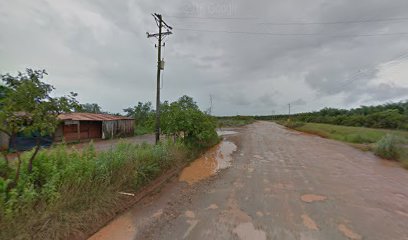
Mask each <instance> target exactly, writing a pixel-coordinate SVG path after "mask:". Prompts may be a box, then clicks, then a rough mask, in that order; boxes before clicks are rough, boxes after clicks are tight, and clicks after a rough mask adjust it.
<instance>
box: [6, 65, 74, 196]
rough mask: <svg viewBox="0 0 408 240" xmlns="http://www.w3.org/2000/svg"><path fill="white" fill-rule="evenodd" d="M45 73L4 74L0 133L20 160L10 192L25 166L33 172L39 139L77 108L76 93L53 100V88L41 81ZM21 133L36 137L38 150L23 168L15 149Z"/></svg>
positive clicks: (48, 133)
mask: <svg viewBox="0 0 408 240" xmlns="http://www.w3.org/2000/svg"><path fill="white" fill-rule="evenodd" d="M46 74H47V73H46V72H45V70H36V71H34V70H31V69H27V70H26V72H24V73H22V72H19V73H18V74H17V76H12V75H10V74H5V75H1V80H2V82H3V84H4V86H5V87H3V90H2V97H1V99H0V107H1V109H0V110H1V111H0V131H1V132H3V133H5V134H6V135H8V136H9V137H10V139H11V147H13V148H14V150H15V151H17V159H18V163H17V167H16V171H15V173H14V178H13V180H11V178H10V181H11V182H10V183H9V184H8V186H7V187H8V188H9V190H10V189H13V188H14V187H15V186H16V185H18V184H19V179H20V171H21V169H22V168H23V167H26V168H27V169H28V172H30V173H32V172H33V161H34V159H35V157H36V155H37V153H38V151H39V150H40V138H41V137H43V136H49V135H52V134H53V133H54V132H55V129H56V128H57V126H58V124H59V121H58V114H60V113H61V112H67V111H71V110H72V109H74V108H75V107H76V106H77V105H78V103H77V101H76V100H75V97H76V94H75V93H71V95H69V96H64V97H51V92H52V91H53V90H54V87H53V86H52V85H49V84H46V83H44V82H42V81H41V79H42V78H43V77H44V75H46ZM19 133H24V134H26V135H29V136H34V137H35V138H36V147H35V149H34V151H33V152H32V154H31V156H30V157H29V160H28V161H27V166H22V163H23V161H22V159H21V158H20V153H19V151H18V150H17V148H16V136H17V134H19ZM7 151H8V150H7V149H6V150H4V152H3V156H4V160H3V162H4V164H5V165H6V166H7V165H8V164H9V160H8V159H7Z"/></svg>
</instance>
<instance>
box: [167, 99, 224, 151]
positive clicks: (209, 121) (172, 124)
mask: <svg viewBox="0 0 408 240" xmlns="http://www.w3.org/2000/svg"><path fill="white" fill-rule="evenodd" d="M161 111H162V112H161V129H162V133H163V134H166V135H168V136H173V137H174V138H178V139H181V140H182V141H183V142H184V143H185V144H187V145H188V146H191V147H209V146H212V145H214V144H215V143H217V142H218V141H219V138H218V135H217V132H216V127H217V125H216V120H215V118H214V117H212V116H210V115H208V114H206V113H204V112H202V111H200V109H199V108H198V106H197V104H196V103H195V102H194V101H193V99H192V98H191V97H188V96H183V97H181V98H180V99H179V100H178V101H176V102H173V103H171V104H169V103H167V102H165V103H164V104H163V105H162V110H161Z"/></svg>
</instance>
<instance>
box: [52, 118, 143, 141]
mask: <svg viewBox="0 0 408 240" xmlns="http://www.w3.org/2000/svg"><path fill="white" fill-rule="evenodd" d="M58 119H59V120H60V121H61V124H60V125H59V126H58V128H57V130H56V132H55V134H54V140H55V141H63V140H64V141H65V142H79V141H87V140H91V139H111V138H116V137H128V136H133V134H134V126H135V120H134V119H133V118H129V117H123V116H115V115H110V114H99V113H64V114H61V115H59V116H58Z"/></svg>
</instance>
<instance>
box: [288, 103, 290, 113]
mask: <svg viewBox="0 0 408 240" xmlns="http://www.w3.org/2000/svg"><path fill="white" fill-rule="evenodd" d="M288 106H289V115H290V103H289V104H288Z"/></svg>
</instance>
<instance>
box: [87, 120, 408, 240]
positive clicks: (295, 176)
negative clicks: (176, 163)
mask: <svg viewBox="0 0 408 240" xmlns="http://www.w3.org/2000/svg"><path fill="white" fill-rule="evenodd" d="M235 131H237V132H238V134H232V135H226V136H225V138H226V141H229V142H233V143H234V144H235V145H236V146H237V150H236V151H235V152H233V153H232V161H231V166H230V167H229V168H226V169H224V170H221V171H219V172H218V173H217V174H215V175H213V176H211V177H208V178H205V179H203V180H201V181H198V182H195V183H194V184H191V185H190V184H188V183H187V182H183V181H182V182H180V181H179V178H178V177H175V178H174V179H172V180H171V181H170V182H168V183H167V184H166V185H165V186H164V187H163V188H162V189H161V190H160V191H158V192H157V193H156V194H154V195H153V196H150V197H148V198H145V199H144V200H143V201H142V202H141V203H139V204H137V205H135V206H134V207H133V208H132V209H130V210H129V211H128V212H126V213H125V214H123V215H121V216H119V217H118V218H117V219H116V220H114V221H112V222H111V223H110V224H109V225H108V226H106V227H105V228H103V229H101V231H100V232H98V233H97V234H96V235H94V236H93V237H92V238H91V239H94V240H95V239H251V240H256V239H279V240H281V239H285V240H286V239H289V240H290V239H300V240H307V239H330V240H337V239H345V240H347V239H373V240H383V239H393V240H394V239H395V240H399V239H408V228H407V226H408V210H407V209H408V171H406V170H404V169H402V168H400V167H396V166H392V165H385V164H383V163H382V160H380V159H379V158H377V157H375V156H374V155H373V154H371V153H369V152H362V151H360V150H357V149H354V148H352V147H350V146H348V145H346V144H343V143H340V142H336V141H332V140H328V139H323V138H319V137H315V136H310V135H304V134H300V133H297V132H293V131H289V130H287V129H285V128H283V127H281V126H279V125H276V124H274V123H269V122H256V123H254V124H251V125H249V126H247V127H244V128H241V129H238V130H235Z"/></svg>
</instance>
